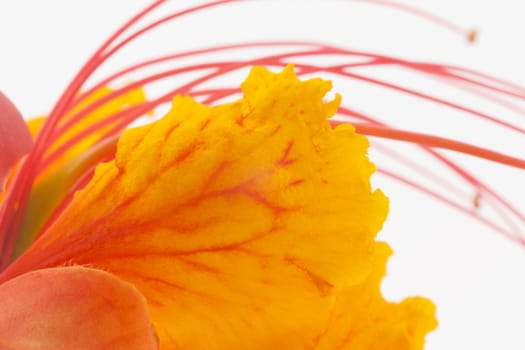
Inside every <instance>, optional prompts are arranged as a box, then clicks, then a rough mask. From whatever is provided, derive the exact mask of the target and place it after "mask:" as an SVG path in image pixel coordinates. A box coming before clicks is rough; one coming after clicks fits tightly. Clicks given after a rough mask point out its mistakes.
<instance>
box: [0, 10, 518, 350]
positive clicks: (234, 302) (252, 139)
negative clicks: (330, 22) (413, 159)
mask: <svg viewBox="0 0 525 350" xmlns="http://www.w3.org/2000/svg"><path fill="white" fill-rule="evenodd" d="M226 2H229V0H226V1H218V2H212V3H208V4H204V5H200V6H196V7H193V8H190V9H187V10H183V11H181V12H179V13H176V14H173V15H168V16H167V17H166V18H164V19H160V20H158V21H157V22H155V23H154V24H153V25H151V26H148V27H146V29H145V30H144V31H142V30H139V31H138V32H137V34H136V35H135V34H132V35H131V36H130V37H128V39H129V40H132V39H133V38H136V37H138V36H139V35H140V34H141V33H143V32H145V31H147V30H150V29H152V28H154V27H155V26H156V25H158V24H160V23H163V22H164V21H166V20H169V19H173V18H177V17H179V16H181V15H183V14H186V13H191V12H195V11H198V10H201V9H204V8H208V7H212V6H217V5H219V4H222V3H226ZM160 3H162V0H161V1H157V2H156V3H155V4H153V5H152V6H150V7H149V8H148V9H146V10H145V11H144V12H143V13H141V14H140V15H138V16H137V17H135V18H134V19H133V20H131V21H130V22H128V23H127V24H126V25H125V26H124V27H123V29H122V30H119V31H118V32H117V35H116V36H114V37H112V39H110V40H109V41H108V42H106V43H105V44H104V45H103V46H102V47H101V49H100V50H99V51H97V52H96V53H95V54H94V55H93V57H92V58H91V59H90V60H89V61H88V62H87V63H86V65H85V66H84V67H83V68H82V69H81V71H80V72H79V74H78V75H77V76H76V77H75V78H74V79H73V81H72V82H71V84H70V86H69V87H68V88H67V89H66V90H65V91H64V94H63V96H62V97H61V98H60V99H59V100H58V102H57V104H56V106H55V107H54V108H53V110H52V111H50V113H49V115H48V116H47V117H45V118H40V119H37V120H34V121H32V122H30V123H29V128H30V131H31V134H32V135H33V136H34V144H33V145H31V142H30V139H29V133H28V132H27V130H25V128H24V127H23V123H22V122H21V120H20V117H19V115H18V113H16V109H13V107H12V106H11V105H9V104H5V103H4V105H7V106H8V108H9V109H6V108H3V109H0V113H2V112H3V113H4V114H3V116H4V119H2V120H0V136H2V138H1V139H0V146H4V147H5V148H6V149H7V150H8V153H5V156H4V155H2V158H1V159H0V179H2V178H3V177H4V175H7V174H8V171H9V170H10V169H12V170H11V171H10V173H9V174H8V175H9V177H8V180H7V181H6V192H5V193H4V194H0V204H1V207H0V347H1V348H8V349H32V348H53V349H71V348H74V349H98V348H112V349H113V348H122V349H133V348H136V349H150V348H157V347H160V348H161V349H245V348H247V349H268V348H271V347H273V348H278V349H281V348H282V349H312V350H314V349H317V350H320V349H327V350H329V349H354V350H355V349H363V350H364V349H409V350H414V349H422V348H423V345H424V339H425V335H426V334H427V333H428V332H429V331H431V330H432V329H434V328H435V327H436V324H437V323H436V320H435V318H434V306H433V304H432V303H431V302H430V301H428V300H426V299H424V298H420V297H415V298H409V299H406V300H404V301H402V302H401V303H391V302H388V301H386V300H384V299H383V297H382V295H381V293H380V289H379V285H380V281H381V278H382V276H383V275H384V273H385V264H386V260H387V258H388V256H389V255H390V249H389V248H388V245H387V244H386V243H381V242H377V241H376V240H375V236H376V234H377V232H378V231H379V230H380V228H381V226H382V224H383V221H384V220H385V217H386V215H387V211H388V201H387V199H386V197H385V196H384V195H383V194H382V192H381V191H380V190H374V189H372V188H371V185H370V176H371V174H372V173H373V172H374V171H375V169H376V168H375V166H374V165H373V164H371V163H370V162H369V160H368V158H367V150H368V141H367V139H366V138H365V137H364V136H362V135H361V134H363V133H364V134H367V135H373V136H379V137H387V138H390V139H397V140H405V141H411V142H417V143H421V144H422V145H423V146H422V147H423V149H424V150H425V151H426V152H428V153H429V154H431V155H432V156H433V157H435V159H438V161H440V162H442V163H443V164H445V165H446V166H447V167H449V168H450V169H452V170H453V171H454V172H456V173H457V174H459V175H460V176H461V177H463V178H464V179H465V180H466V181H467V182H468V183H469V184H470V185H471V186H472V187H473V188H474V189H476V190H477V191H478V193H479V194H480V195H487V196H489V200H492V201H493V202H494V203H496V202H497V204H501V205H502V206H503V207H504V208H505V210H508V211H509V212H511V213H512V214H513V215H515V216H517V217H518V218H521V219H523V217H522V215H521V213H520V212H519V211H517V210H515V208H513V207H512V205H510V204H508V203H506V202H505V201H504V199H502V198H500V197H498V196H497V193H495V192H494V191H492V190H491V189H490V188H489V187H488V186H486V185H484V184H483V183H481V182H480V181H478V180H477V179H476V177H475V176H472V174H470V173H468V172H467V171H465V170H463V169H462V168H461V167H459V166H458V165H457V164H455V163H453V162H452V161H450V160H449V159H448V158H446V157H444V156H443V155H441V154H439V153H437V152H435V151H434V150H431V149H430V148H429V147H443V148H448V149H453V150H459V151H462V152H464V153H469V154H473V155H477V156H480V157H484V158H487V159H490V160H495V161H498V162H501V163H505V164H509V165H513V166H516V167H525V161H523V160H521V159H517V158H513V157H510V156H507V155H505V154H500V153H496V152H492V151H490V150H487V149H483V148H481V147H476V146H472V145H468V144H465V143H462V142H458V141H454V140H449V139H445V138H440V137H434V136H430V135H424V134H418V133H412V132H409V131H406V130H396V129H393V128H390V127H388V126H386V125H384V124H382V123H380V122H378V121H377V120H375V119H373V118H371V117H369V116H367V115H364V114H361V113H359V112H357V111H355V110H353V109H351V108H347V107H345V106H342V107H341V108H339V107H340V102H341V98H340V96H339V95H336V97H335V98H334V99H333V100H331V101H326V100H325V95H326V93H327V92H329V90H330V89H331V84H330V82H328V81H325V80H321V79H310V80H306V81H300V80H299V79H298V78H297V76H296V73H295V72H294V70H293V68H292V66H287V67H286V68H284V70H283V71H282V72H280V73H271V72H270V71H269V70H268V69H266V68H263V67H260V66H258V67H255V68H253V69H252V70H251V72H250V74H249V76H248V78H247V79H246V81H245V82H244V83H243V84H242V86H241V90H242V98H240V99H238V100H234V101H233V102H228V103H226V104H219V105H213V103H214V102H217V101H218V100H221V99H222V98H224V97H228V96H230V95H232V94H235V93H237V92H238V89H236V88H215V89H206V88H200V86H199V84H201V83H202V82H205V81H207V80H209V79H212V78H213V77H218V76H221V75H223V74H227V73H229V72H231V71H235V70H236V69H238V68H242V67H246V66H251V65H253V63H257V64H263V65H268V66H279V67H281V66H286V58H289V57H292V58H293V57H297V56H301V55H303V56H310V57H313V56H315V55H334V56H343V57H354V58H355V57H358V58H360V59H361V60H362V62H361V63H360V65H363V66H367V65H369V66H374V65H383V64H385V65H386V64H395V65H399V66H401V67H404V68H407V69H411V70H413V71H416V72H419V73H421V74H429V75H432V74H434V75H436V76H439V77H440V78H443V79H444V80H447V79H449V80H454V79H456V80H461V79H463V80H465V81H466V82H467V83H469V84H472V85H473V86H475V87H476V88H481V87H483V88H486V89H487V90H489V91H490V92H495V91H497V92H499V93H504V94H509V95H510V94H512V92H511V87H510V85H506V83H505V82H501V81H499V82H498V84H500V85H503V86H504V88H496V87H495V83H494V81H495V80H494V79H492V78H490V77H486V76H483V79H485V80H488V81H489V83H483V84H485V85H482V83H480V81H479V80H481V75H476V73H475V72H474V73H473V72H467V71H465V70H463V71H462V70H460V69H458V68H451V67H446V66H440V65H432V64H420V63H418V62H410V61H405V60H401V59H396V58H392V57H387V56H381V55H375V54H371V53H363V52H358V51H349V50H345V49H340V48H336V47H331V46H328V45H320V44H312V43H300V45H302V46H303V47H305V51H294V50H292V51H290V52H287V53H282V54H273V55H268V56H264V55H261V57H259V58H257V59H253V60H245V61H232V62H228V61H220V62H208V63H204V64H196V65H186V66H185V65H182V66H180V67H177V68H174V69H172V70H167V71H162V72H161V73H158V74H153V75H151V76H147V77H145V78H143V79H141V80H138V81H135V82H134V83H131V84H128V85H126V86H124V87H122V88H120V89H117V90H112V89H109V88H106V86H107V85H108V84H109V85H111V83H112V82H113V81H114V79H115V78H117V77H120V76H122V75H124V74H126V73H128V72H132V71H135V70H138V69H140V68H143V67H149V66H151V65H154V64H156V63H159V62H168V61H171V60H174V59H177V58H180V57H191V56H198V55H200V54H202V53H206V52H216V51H226V50H231V49H235V48H246V47H257V48H263V47H265V46H268V47H272V48H275V47H279V46H282V47H288V46H289V45H290V44H291V43H280V44H279V43H268V44H265V43H255V44H240V45H237V46H235V45H234V46H224V47H217V48H207V49H204V50H200V51H192V52H185V53H179V54H174V55H168V56H165V57H160V58H154V59H152V60H150V61H146V62H142V63H138V64H137V65H136V66H133V67H127V68H124V69H123V70H122V71H121V72H118V73H116V74H115V75H112V76H110V77H109V78H107V79H104V80H102V81H101V82H99V83H98V84H95V85H94V86H92V87H91V88H89V89H87V91H86V92H84V93H79V91H80V90H81V88H83V84H84V82H85V80H86V79H87V77H88V76H89V75H90V73H92V72H93V70H95V69H96V68H97V67H98V65H100V64H101V63H102V62H103V61H104V60H105V59H107V58H109V57H110V56H111V55H112V54H113V53H114V52H116V51H118V49H119V48H120V47H122V46H123V45H125V44H126V43H127V42H129V40H128V39H124V40H123V41H122V43H121V44H117V45H116V46H115V47H116V48H111V44H114V43H115V40H114V39H115V38H117V37H118V35H119V34H121V33H122V32H123V31H125V29H127V28H128V27H129V26H130V25H131V24H133V23H134V22H135V21H136V20H137V19H139V18H140V17H142V16H143V15H144V14H146V13H148V12H149V11H150V10H152V9H154V8H155V7H156V6H158V5H159V4H160ZM295 44H297V43H295ZM350 67H352V65H351V64H348V65H345V64H342V65H333V66H330V65H328V66H316V65H315V64H304V63H303V64H298V65H297V74H298V75H305V74H312V73H315V74H317V73H319V72H320V71H323V72H328V73H330V74H333V75H334V76H342V77H345V78H348V79H355V80H359V81H364V82H367V83H370V84H375V85H378V86H382V87H385V88H389V89H392V90H395V91H398V92H403V93H406V94H409V95H413V96H417V97H419V98H421V99H423V100H427V101H432V102H434V103H438V104H440V105H442V106H446V107H449V108H454V109H459V110H463V111H465V112H469V113H472V114H474V115H477V116H479V117H482V118H485V119H487V120H492V122H494V123H496V124H502V125H505V123H503V122H502V121H501V120H498V119H497V118H493V117H491V116H490V115H485V114H483V113H480V112H478V111H476V110H468V109H466V108H463V107H462V106H458V105H455V104H453V103H451V102H448V101H446V100H440V99H437V98H435V97H433V96H431V95H425V94H423V93H421V92H418V91H415V90H410V89H407V88H404V87H401V86H397V85H395V84H390V83H387V82H384V81H382V80H381V79H372V78H370V77H366V76H362V75H359V74H357V73H354V72H352V71H351V70H350V69H349V68H350ZM201 70H202V71H205V72H206V73H205V74H204V75H203V76H201V77H198V78H195V80H192V81H190V82H189V83H187V84H182V85H181V86H175V87H174V90H173V91H170V92H168V93H166V94H164V95H162V96H160V97H157V98H150V99H146V98H145V96H144V94H143V92H142V89H141V88H142V86H144V85H146V84H147V83H150V82H155V81H156V80H159V79H162V78H165V77H169V76H174V75H177V74H181V73H186V72H193V71H199V72H200V71H201ZM209 71H212V73H209ZM467 73H469V74H471V75H472V76H473V78H471V80H468V79H466V78H465V76H466V75H467ZM491 79H492V80H491ZM492 84H493V85H492ZM498 89H499V90H501V91H499V90H498ZM505 89H508V90H505ZM502 91H503V92H502ZM173 96H175V97H173ZM196 96H204V98H205V100H206V101H207V102H208V104H209V105H207V104H204V103H199V102H196V100H194V98H195V97H196ZM0 97H1V96H0ZM2 98H3V97H2ZM170 100H172V107H171V110H170V111H169V112H168V113H167V114H166V115H165V116H164V117H163V118H162V119H160V120H159V121H156V122H152V123H149V124H147V125H144V126H140V127H136V128H131V129H127V130H125V131H123V130H124V129H125V128H126V126H128V124H129V123H130V122H132V121H133V120H135V119H136V118H137V117H139V116H141V115H143V114H146V113H147V112H148V111H150V110H151V109H152V108H153V107H155V106H157V105H158V104H160V103H162V102H166V101H170ZM6 101H7V100H6ZM2 102H3V100H1V99H0V106H1V103H2ZM6 103H7V102H6ZM336 111H339V114H340V116H342V118H340V119H339V120H333V119H331V117H332V116H333V115H334V114H335V113H336ZM348 117H351V118H354V119H353V120H352V121H358V122H357V123H352V124H350V123H349V120H350V119H349V118H348ZM505 127H508V128H511V129H512V128H514V129H518V130H519V128H517V127H515V126H513V125H505ZM6 131H7V132H6ZM5 135H9V136H13V135H16V138H17V139H18V138H20V140H21V141H20V142H13V141H17V140H15V138H13V137H11V138H10V139H7V138H6V137H5ZM22 141H23V142H22ZM28 150H29V153H27V155H26V157H25V158H23V159H22V160H21V161H20V162H18V163H17V164H16V165H15V163H16V162H17V161H18V160H19V159H20V157H21V156H22V155H23V154H24V153H26V152H27V151H28ZM396 157H397V158H398V159H401V161H404V162H405V163H409V162H408V161H407V159H406V158H404V157H403V156H402V155H401V156H400V155H394V158H396ZM14 165H15V167H14V168H13V166H14ZM410 166H411V167H412V168H413V169H417V170H418V171H420V172H421V173H425V171H424V169H423V170H421V169H418V167H417V165H414V164H411V165H410ZM380 170H381V171H382V172H383V173H384V174H387V175H389V176H391V177H393V178H396V179H398V180H400V181H403V182H405V183H407V184H409V185H411V186H413V187H415V188H417V189H419V190H421V191H423V192H426V193H427V194H430V195H431V196H434V197H435V198H437V199H439V200H441V201H444V202H446V203H448V204H451V205H452V206H456V207H458V208H459V209H461V210H464V211H466V212H467V213H469V214H470V215H472V216H474V217H475V218H477V219H478V220H480V221H482V222H484V223H486V224H487V225H489V226H492V227H493V228H495V229H496V230H497V231H500V232H502V233H504V234H507V235H509V236H511V238H513V239H516V240H519V236H512V235H511V234H509V232H510V230H509V229H507V228H505V227H503V226H498V225H497V224H494V223H493V222H492V221H490V220H486V219H485V218H484V217H482V216H481V215H479V214H477V213H475V212H472V211H468V210H466V209H465V208H464V207H462V206H459V205H457V204H456V203H455V202H453V201H450V200H449V199H448V197H445V196H443V195H442V194H441V193H439V192H435V191H431V190H429V189H427V188H425V187H422V186H420V185H418V184H417V183H414V182H412V181H411V180H409V179H406V178H405V177H403V176H401V175H399V174H396V173H395V172H393V171H390V170H389V169H380ZM426 174H428V172H426ZM430 175H433V174H430ZM429 177H430V178H433V177H432V176H429ZM434 178H435V177H434ZM439 180H440V179H439V178H437V180H436V182H440V181H439ZM490 196H492V197H490ZM523 220H524V221H525V219H523Z"/></svg>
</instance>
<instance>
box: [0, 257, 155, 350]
mask: <svg viewBox="0 0 525 350" xmlns="http://www.w3.org/2000/svg"><path fill="white" fill-rule="evenodd" d="M0 348H2V349H13V350H26V349H27V350H29V349H54V350H60V349H64V350H66V349H67V350H69V349H77V350H82V349H86V350H88V349H89V350H91V349H137V350H146V349H157V348H158V345H157V341H156V338H155V334H154V332H153V330H152V328H151V324H150V320H149V316H148V312H147V309H146V303H145V300H144V297H143V296H142V295H141V294H140V293H139V292H138V291H137V290H136V289H135V288H134V287H133V286H132V285H130V284H129V283H127V282H124V281H122V280H120V279H118V278H116V277H115V276H113V275H111V274H109V273H107V272H103V271H100V270H95V269H90V268H85V267H79V266H75V267H60V268H51V269H43V270H38V271H33V272H29V273H27V274H24V275H22V276H20V277H17V278H15V279H13V280H11V281H8V282H7V283H4V284H2V285H1V286H0Z"/></svg>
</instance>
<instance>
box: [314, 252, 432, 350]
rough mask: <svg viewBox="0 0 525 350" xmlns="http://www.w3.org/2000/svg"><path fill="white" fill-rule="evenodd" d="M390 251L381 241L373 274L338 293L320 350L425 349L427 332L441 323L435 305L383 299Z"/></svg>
mask: <svg viewBox="0 0 525 350" xmlns="http://www.w3.org/2000/svg"><path fill="white" fill-rule="evenodd" d="M390 254H391V250H390V248H389V247H388V245H387V244H386V243H378V244H377V247H376V249H375V251H374V267H373V271H372V273H371V274H370V275H369V277H368V278H367V279H366V280H365V281H364V282H363V283H362V284H360V285H357V286H353V287H348V288H344V289H343V290H342V291H340V292H339V293H338V295H337V299H336V302H335V306H334V309H333V311H332V315H331V317H330V322H329V323H328V325H327V327H326V330H325V332H323V334H322V336H321V337H320V338H319V344H318V345H317V347H316V348H315V349H316V350H370V349H388V350H390V349H392V350H394V349H395V350H421V349H423V345H424V339H425V335H426V334H427V333H428V332H430V331H431V330H433V329H435V328H436V326H437V321H436V319H435V318H434V312H435V307H434V305H433V304H432V303H431V302H430V301H428V300H426V299H423V298H407V299H405V300H404V301H402V302H401V303H399V304H396V303H390V302H387V301H385V300H384V299H383V297H382V296H381V293H380V290H379V285H380V282H381V278H382V277H383V275H384V274H385V265H386V260H387V258H388V257H389V256H390Z"/></svg>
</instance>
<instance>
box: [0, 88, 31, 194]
mask: <svg viewBox="0 0 525 350" xmlns="http://www.w3.org/2000/svg"><path fill="white" fill-rule="evenodd" d="M32 144H33V140H32V139H31V134H30V133H29V129H28V128H27V125H26V122H25V121H24V118H23V117H22V115H21V114H20V112H19V111H18V109H16V107H15V105H14V104H13V103H12V102H11V101H10V100H9V99H8V98H7V97H6V96H5V95H4V94H3V93H2V92H1V91H0V186H1V185H2V183H3V181H4V179H5V177H6V175H7V173H8V171H9V169H11V168H12V167H13V166H14V165H15V164H16V162H18V161H19V160H20V158H22V156H23V155H24V154H26V153H27V152H29V150H30V149H31V146H32ZM0 189H1V188H0Z"/></svg>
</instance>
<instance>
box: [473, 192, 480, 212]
mask: <svg viewBox="0 0 525 350" xmlns="http://www.w3.org/2000/svg"><path fill="white" fill-rule="evenodd" d="M480 202H481V193H479V192H478V193H476V195H475V196H474V198H472V204H473V205H474V208H476V209H478V208H479V205H480Z"/></svg>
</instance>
